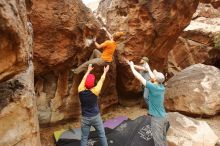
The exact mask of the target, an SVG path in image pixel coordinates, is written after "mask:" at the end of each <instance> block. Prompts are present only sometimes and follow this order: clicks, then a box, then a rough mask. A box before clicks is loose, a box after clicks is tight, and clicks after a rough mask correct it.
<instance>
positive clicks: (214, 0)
mask: <svg viewBox="0 0 220 146" xmlns="http://www.w3.org/2000/svg"><path fill="white" fill-rule="evenodd" d="M200 2H202V3H206V4H209V3H211V4H212V6H213V7H214V8H219V7H220V0H200Z"/></svg>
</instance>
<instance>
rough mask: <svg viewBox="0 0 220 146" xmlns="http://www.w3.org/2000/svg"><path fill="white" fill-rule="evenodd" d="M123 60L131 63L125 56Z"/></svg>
mask: <svg viewBox="0 0 220 146" xmlns="http://www.w3.org/2000/svg"><path fill="white" fill-rule="evenodd" d="M123 60H124V61H125V62H126V63H127V64H128V65H129V60H128V59H126V58H125V57H123Z"/></svg>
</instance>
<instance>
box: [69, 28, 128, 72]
mask: <svg viewBox="0 0 220 146" xmlns="http://www.w3.org/2000/svg"><path fill="white" fill-rule="evenodd" d="M106 32H107V34H108V36H109V37H110V40H107V41H105V42H104V43H102V44H98V43H97V42H96V38H94V40H93V41H94V43H95V46H96V48H97V49H94V50H93V53H92V55H91V56H90V58H89V61H87V62H85V63H83V64H82V65H80V66H79V67H78V68H75V69H72V71H73V72H74V73H75V74H79V73H81V72H82V71H85V70H86V68H87V66H88V65H89V64H93V65H94V64H96V65H99V66H105V65H107V64H109V63H111V62H112V60H113V55H114V52H115V50H116V47H117V46H116V45H117V44H116V42H117V41H118V39H119V38H120V37H121V36H123V35H124V32H116V33H114V34H113V35H111V34H110V33H108V31H107V30H106ZM100 49H102V50H103V52H102V53H101V52H100Z"/></svg>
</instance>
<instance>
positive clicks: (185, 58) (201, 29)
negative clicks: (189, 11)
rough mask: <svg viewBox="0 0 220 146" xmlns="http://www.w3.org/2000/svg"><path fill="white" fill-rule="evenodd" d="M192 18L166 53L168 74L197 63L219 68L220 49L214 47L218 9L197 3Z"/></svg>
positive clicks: (218, 25) (219, 27)
mask: <svg viewBox="0 0 220 146" xmlns="http://www.w3.org/2000/svg"><path fill="white" fill-rule="evenodd" d="M194 18H195V19H193V20H192V21H191V23H190V25H189V26H188V27H187V28H186V29H185V30H184V31H183V33H182V34H181V37H179V38H178V40H177V43H176V45H175V46H174V48H173V50H171V51H170V53H169V55H168V73H169V75H170V76H173V75H174V74H176V73H177V72H179V71H181V70H182V69H184V68H186V67H188V66H190V65H193V64H197V63H203V64H207V65H213V66H216V67H218V68H220V64H219V62H220V49H219V48H216V47H215V38H216V36H217V35H218V33H220V19H219V18H220V11H219V10H218V9H214V8H213V7H212V6H211V5H208V4H199V7H198V9H197V11H196V13H195V14H194Z"/></svg>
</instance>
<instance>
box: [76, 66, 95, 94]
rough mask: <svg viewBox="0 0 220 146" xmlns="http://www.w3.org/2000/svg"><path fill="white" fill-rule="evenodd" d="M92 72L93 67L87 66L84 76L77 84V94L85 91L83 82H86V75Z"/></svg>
mask: <svg viewBox="0 0 220 146" xmlns="http://www.w3.org/2000/svg"><path fill="white" fill-rule="evenodd" d="M92 70H93V67H92V66H91V65H89V66H88V70H87V72H86V74H85V75H84V77H83V79H82V81H81V83H80V84H79V87H78V92H81V91H83V90H85V89H86V88H85V81H86V78H87V76H88V74H89V73H90V72H91V71H92Z"/></svg>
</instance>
